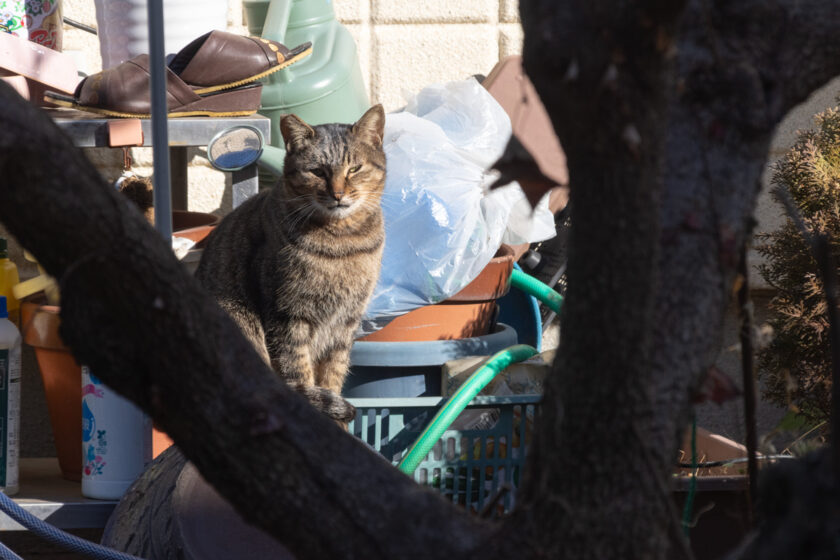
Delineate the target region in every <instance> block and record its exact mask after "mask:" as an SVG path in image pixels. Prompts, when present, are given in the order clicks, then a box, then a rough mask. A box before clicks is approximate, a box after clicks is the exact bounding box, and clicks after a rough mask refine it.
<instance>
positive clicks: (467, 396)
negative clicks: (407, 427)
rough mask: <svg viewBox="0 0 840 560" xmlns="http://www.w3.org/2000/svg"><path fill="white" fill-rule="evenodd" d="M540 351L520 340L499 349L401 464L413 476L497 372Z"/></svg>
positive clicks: (456, 392) (436, 416)
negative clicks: (444, 434)
mask: <svg viewBox="0 0 840 560" xmlns="http://www.w3.org/2000/svg"><path fill="white" fill-rule="evenodd" d="M536 353H537V351H536V350H535V349H534V348H533V347H531V346H528V345H527V344H517V345H516V346H511V347H510V348H507V349H505V350H502V351H501V352H497V353H496V354H494V355H493V357H491V358H490V359H489V360H488V361H487V363H486V364H484V365H483V366H481V367H480V368H478V370H476V371H475V373H473V374H472V375H471V376H470V377H469V379H467V380H466V381H465V382H464V384H463V385H461V386H460V387H459V388H458V390H457V391H455V393H454V394H453V395H452V396H451V397H450V398H449V400H448V401H446V403H445V404H444V405H443V406H442V407H441V409H440V410H439V411H438V413H437V414H435V417H434V418H432V421H431V422H430V423H429V425H428V426H426V429H425V430H423V433H421V434H420V437H418V438H417V441H415V442H414V445H412V446H411V448H410V449H409V450H408V453H406V454H405V457H403V459H402V461H400V464H399V465H398V468H399V469H400V470H401V471H402V472H404V473H405V474H407V475H409V476H411V475H413V474H414V471H415V470H416V469H417V465H419V464H420V461H422V460H423V459H424V458H425V457H426V455H427V454H428V453H429V451H430V450H431V449H432V447H434V445H435V443H437V441H438V440H439V439H440V437H441V436H442V435H443V432H445V431H446V429H447V428H448V427H449V426H450V424H452V422H453V421H454V420H455V418H457V417H458V415H459V414H461V412H462V411H463V410H464V408H466V406H467V405H468V404H470V401H472V400H473V398H474V397H475V396H476V395H477V394H478V393H479V392H480V391H481V390H482V389H484V387H485V386H486V385H487V384H488V383H490V381H492V380H493V378H494V377H496V375H497V374H498V373H499V372H500V371H502V370H504V369H505V368H506V367H508V366H509V365H510V364H512V363H514V362H521V361H522V360H527V359H528V358H530V357H531V356H533V355H535V354H536Z"/></svg>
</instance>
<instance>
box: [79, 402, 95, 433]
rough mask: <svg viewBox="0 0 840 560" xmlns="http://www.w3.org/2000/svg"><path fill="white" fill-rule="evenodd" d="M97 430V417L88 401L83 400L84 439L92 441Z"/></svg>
mask: <svg viewBox="0 0 840 560" xmlns="http://www.w3.org/2000/svg"><path fill="white" fill-rule="evenodd" d="M95 431H96V418H94V417H93V412H91V410H90V408H89V407H88V405H87V403H86V402H85V401H84V400H82V441H90V440H91V438H93V434H94V433H95Z"/></svg>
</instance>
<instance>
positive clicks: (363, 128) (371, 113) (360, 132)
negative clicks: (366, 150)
mask: <svg viewBox="0 0 840 560" xmlns="http://www.w3.org/2000/svg"><path fill="white" fill-rule="evenodd" d="M353 134H355V135H356V136H357V137H359V138H361V139H362V140H364V141H365V142H367V143H368V144H371V145H372V146H375V147H377V148H378V147H379V146H381V145H382V138H383V137H384V136H385V110H384V109H383V108H382V105H374V106H373V107H371V108H370V109H368V110H367V112H366V113H365V114H364V115H362V118H360V119H359V120H358V121H357V122H356V124H354V125H353Z"/></svg>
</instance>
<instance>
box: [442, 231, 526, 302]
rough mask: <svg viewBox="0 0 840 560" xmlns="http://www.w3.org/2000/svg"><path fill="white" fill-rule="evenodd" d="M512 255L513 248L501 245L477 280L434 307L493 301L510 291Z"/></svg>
mask: <svg viewBox="0 0 840 560" xmlns="http://www.w3.org/2000/svg"><path fill="white" fill-rule="evenodd" d="M514 254H515V253H514V250H513V247H511V246H510V245H507V244H505V243H502V244H501V245H500V246H499V249H498V251H496V256H494V257H493V258H492V259H490V262H489V263H487V266H485V267H484V268H483V269H482V271H481V273H480V274H479V275H478V277H477V278H475V279H474V280H473V281H472V282H470V283H469V284H467V285H466V286H464V287H463V288H462V289H461V291H459V292H458V293H457V294H455V295H453V296H450V297H448V298H446V299H445V300H443V301H441V302H438V303H437V304H435V305H451V304H455V305H457V304H460V303H461V302H465V301H470V302H477V301H494V300H497V299H499V298H500V297H502V296H504V295H505V294H507V293H508V291H509V290H510V275H511V272H512V271H513V257H514Z"/></svg>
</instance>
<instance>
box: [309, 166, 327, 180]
mask: <svg viewBox="0 0 840 560" xmlns="http://www.w3.org/2000/svg"><path fill="white" fill-rule="evenodd" d="M309 172H310V173H312V174H313V175H315V176H316V177H319V178H321V179H323V178H324V177H326V176H327V174H326V172H324V170H323V169H321V168H320V167H316V168H314V169H310V170H309Z"/></svg>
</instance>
